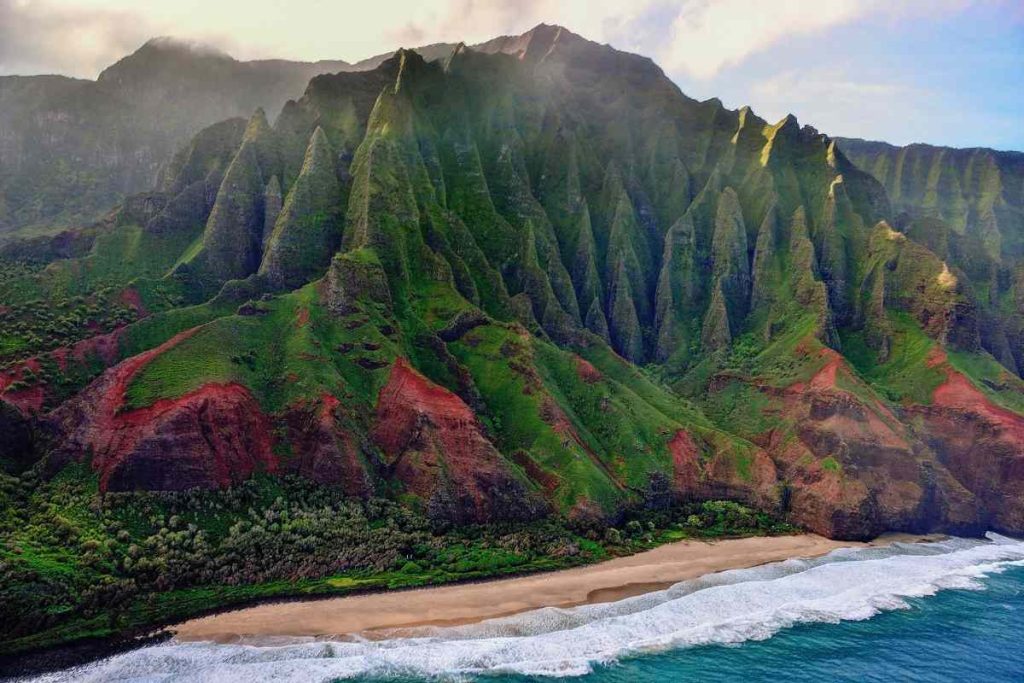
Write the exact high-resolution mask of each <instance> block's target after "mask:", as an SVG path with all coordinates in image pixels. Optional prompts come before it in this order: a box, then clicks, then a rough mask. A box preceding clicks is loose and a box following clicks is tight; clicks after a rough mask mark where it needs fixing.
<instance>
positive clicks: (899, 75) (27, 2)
mask: <svg viewBox="0 0 1024 683" xmlns="http://www.w3.org/2000/svg"><path fill="white" fill-rule="evenodd" d="M541 22H545V23H549V24H560V25H562V26H565V27H566V28H568V29H570V30H572V31H574V32H576V33H579V34H580V35H582V36H584V37H586V38H590V39H591V40H596V41H598V42H602V43H609V44H611V45H612V46H614V47H616V48H619V49H622V50H628V51H631V52H638V53H640V54H644V55H647V56H649V57H651V58H652V59H654V60H655V61H656V62H657V63H658V64H659V65H660V66H661V67H662V68H663V69H664V70H665V72H666V73H667V74H668V75H669V77H671V78H672V79H673V80H674V81H675V82H676V83H677V84H678V85H679V87H680V88H681V89H682V90H683V92H685V93H686V94H688V95H690V96H691V97H696V98H698V99H707V98H710V97H718V98H719V99H721V100H722V101H723V102H724V103H725V104H726V105H727V106H729V107H731V108H738V107H740V106H743V105H750V106H751V107H752V108H753V109H754V111H755V112H756V113H758V114H759V115H760V116H762V117H763V118H765V119H768V120H770V121H775V120H778V119H781V118H782V117H783V116H785V115H786V114H787V113H793V114H795V115H796V116H797V118H798V119H799V120H800V121H801V122H802V123H809V124H811V125H813V126H815V127H816V128H818V129H819V130H821V131H822V132H825V133H828V134H830V135H835V136H852V137H863V138H869V139H876V140H887V141H889V142H892V143H895V144H908V143H911V142H928V143H932V144H939V145H951V146H957V147H971V146H986V147H994V148H997V149H1015V150H1024V0H675V1H674V2H669V1H666V0H636V1H634V2H629V1H627V0H519V1H518V2H515V1H513V2H499V1H496V0H439V1H430V0H386V1H384V2H367V0H360V1H359V2H345V1H339V0H288V1H280V0H244V1H242V2H235V1H233V0H0V74H38V73H60V74H66V75H71V76H77V77H81V78H95V77H96V75H97V74H98V73H99V72H100V71H101V70H102V69H103V67H105V66H107V65H109V64H111V63H113V62H114V61H116V60H117V59H119V58H120V57H122V56H124V55H126V54H128V53H130V52H132V51H134V50H135V49H137V48H138V47H139V46H140V45H141V44H142V43H144V42H145V41H146V40H147V39H149V38H151V37H154V36H159V35H169V36H173V37H177V38H181V39H186V40H192V41H197V42H200V43H205V44H210V45H214V46H217V47H219V48H221V49H223V50H225V51H226V52H228V53H230V54H231V55H233V56H235V57H237V58H239V59H254V58H266V57H280V58H286V59H301V60H316V59H345V60H348V61H357V60H359V59H362V58H364V57H369V56H371V55H375V54H379V53H382V52H389V51H391V50H393V49H396V48H398V47H401V46H405V47H415V46H416V45H425V44H429V43H435V42H458V41H460V40H462V41H465V42H466V43H470V44H472V43H473V42H481V41H483V40H486V39H488V38H491V37H494V36H496V35H504V34H515V33H522V32H523V31H526V30H528V29H530V28H531V27H533V26H534V25H536V24H538V23H541Z"/></svg>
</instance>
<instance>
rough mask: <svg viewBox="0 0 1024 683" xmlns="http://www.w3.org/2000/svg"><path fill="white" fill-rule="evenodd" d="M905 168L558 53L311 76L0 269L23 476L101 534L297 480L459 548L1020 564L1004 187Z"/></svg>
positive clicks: (397, 63)
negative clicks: (486, 542)
mask: <svg viewBox="0 0 1024 683" xmlns="http://www.w3.org/2000/svg"><path fill="white" fill-rule="evenodd" d="M847 148H849V149H850V150H851V151H850V153H849V154H850V156H849V157H848V156H847ZM915 154H916V152H915V151H914V150H910V151H900V150H898V149H897V148H889V147H878V146H874V145H872V144H869V143H863V144H861V143H857V142H855V141H837V140H834V139H831V138H829V137H828V136H827V135H823V134H821V133H819V132H818V131H817V130H815V129H814V128H812V127H810V126H801V125H800V124H799V123H798V122H797V121H796V119H795V118H794V117H792V116H789V117H786V118H784V119H783V120H781V121H779V122H777V123H775V124H771V123H768V122H766V121H764V120H763V119H761V118H759V117H758V116H757V115H756V114H755V113H754V112H753V111H751V110H750V109H749V108H744V109H741V110H739V111H731V110H727V109H725V108H724V107H723V106H722V104H721V103H720V102H718V101H717V100H708V101H705V102H698V101H696V100H693V99H690V98H688V97H686V96H685V95H684V94H683V93H681V92H680V91H679V89H678V88H677V87H676V86H675V85H674V84H673V83H672V82H671V81H670V80H669V79H668V78H667V77H665V75H664V73H663V72H662V71H661V70H660V69H659V68H658V67H657V66H656V65H655V64H654V63H653V62H651V61H650V60H649V59H646V58H644V57H640V56H637V55H632V54H629V53H625V52H620V51H617V50H614V49H612V48H610V47H608V46H601V45H598V44H596V43H593V42H590V41H588V40H586V39H584V38H581V37H579V36H577V35H575V34H572V33H571V32H569V31H567V30H566V29H563V28H561V27H557V26H546V25H541V26H538V27H536V28H535V29H533V30H532V31H530V32H528V33H526V34H524V35H522V36H516V37H504V38H499V39H495V40H494V41H491V42H489V43H484V44H483V45H482V46H481V47H480V48H479V49H477V48H467V47H466V46H464V45H458V46H455V47H454V48H453V49H452V50H451V52H450V54H449V55H448V56H447V58H445V59H437V60H434V61H427V60H426V59H424V58H423V57H422V56H421V55H419V54H418V53H417V52H415V51H412V50H399V51H398V52H397V53H395V54H394V55H393V56H391V57H390V58H389V59H387V60H384V61H383V62H381V63H380V64H379V65H378V66H376V67H375V68H373V69H371V70H366V71H359V72H339V73H334V74H325V75H318V76H316V77H314V78H312V79H311V80H310V81H309V84H308V86H307V88H306V91H305V93H304V94H303V96H302V97H301V98H300V99H298V100H295V101H290V102H288V103H286V104H285V105H284V106H283V108H282V109H281V112H280V115H279V116H277V118H276V119H275V120H274V123H273V125H271V124H270V122H269V120H268V118H267V116H266V114H265V113H264V111H263V110H262V109H258V110H256V111H255V113H253V114H252V116H251V117H250V118H249V120H248V121H247V122H246V121H243V120H239V119H229V120H227V121H223V122H221V123H217V124H214V125H213V126H211V127H209V128H207V129H205V130H203V131H202V132H200V133H199V134H198V135H197V136H196V137H195V138H194V139H193V140H192V141H191V142H190V143H189V144H187V145H185V146H184V147H183V148H182V149H181V150H180V151H179V153H178V154H177V155H176V156H175V157H174V159H173V161H172V162H171V163H170V164H169V165H168V166H167V167H166V169H165V171H164V172H163V174H162V177H161V180H160V183H159V185H158V186H157V188H156V189H155V190H154V191H152V192H149V193H144V194H142V195H135V196H133V197H131V198H129V199H128V200H127V201H126V202H125V203H123V204H122V205H121V206H120V207H119V208H118V210H117V211H115V212H114V213H112V214H111V216H110V217H108V219H107V220H106V221H104V222H101V223H99V224H97V225H95V226H92V227H91V228H89V229H88V230H83V231H71V232H69V233H66V234H65V235H64V236H63V237H61V238H60V239H58V240H51V241H48V242H46V243H41V242H40V241H38V240H28V241H19V242H13V243H11V244H9V245H8V246H7V247H5V249H4V250H3V251H2V252H0V257H2V262H3V265H4V269H3V273H2V278H0V305H2V306H3V309H2V312H0V314H2V315H3V316H5V317H4V321H5V326H7V327H6V328H5V329H7V330H9V331H8V332H6V333H5V336H4V337H3V339H2V340H0V344H2V346H0V351H2V353H3V360H4V362H5V365H4V367H3V369H2V370H0V398H2V399H3V401H4V403H3V405H4V406H5V408H4V412H3V413H2V414H0V417H2V419H3V420H4V421H5V424H8V425H9V426H10V433H11V434H12V435H20V436H16V437H15V438H12V439H11V443H9V444H3V447H4V449H5V451H4V452H3V453H0V455H2V456H3V457H2V461H3V462H4V463H5V467H6V469H7V471H8V472H10V473H13V474H21V475H22V476H26V477H40V478H42V479H44V480H48V479H49V478H51V477H54V476H57V477H60V476H69V475H66V474H61V473H67V472H76V473H78V474H75V475H74V476H75V477H78V478H80V480H83V481H86V480H87V481H90V482H92V484H91V485H93V486H95V487H96V491H97V498H98V499H106V498H107V497H112V498H111V499H115V500H116V499H117V496H119V495H122V494H124V493H125V492H137V491H153V492H166V491H173V490H181V489H211V490H220V489H229V490H235V489H237V488H238V487H240V486H244V485H245V484H244V482H246V481H257V480H260V477H264V476H270V477H271V478H280V477H285V478H287V477H289V476H291V475H294V476H297V477H300V478H301V479H303V480H306V481H311V482H313V483H314V484H316V485H318V486H321V487H326V488H327V489H329V490H331V491H341V492H343V493H344V494H345V495H346V496H352V497H359V498H364V499H369V498H389V499H392V500H393V501H396V502H398V503H400V504H401V505H403V506H406V507H408V508H411V509H413V510H416V511H418V513H419V514H422V515H424V516H425V517H426V518H428V519H430V520H431V521H432V522H433V523H435V524H438V525H440V526H442V527H443V528H451V527H455V528H459V527H462V526H465V525H467V524H481V523H494V522H500V523H512V522H522V521H524V520H536V519H538V518H545V517H555V518H568V519H571V520H575V521H576V522H579V523H586V524H594V525H598V526H600V525H607V524H610V523H614V522H615V520H617V519H621V517H622V515H623V514H626V513H627V512H628V511H630V510H636V509H639V508H651V509H660V508H664V507H665V506H670V505H672V504H678V503H693V502H694V501H709V500H717V499H731V500H735V501H740V502H742V503H744V504H746V505H749V506H752V507H753V508H756V509H757V510H760V511H762V512H764V513H769V514H771V515H774V516H776V517H779V518H783V519H785V520H786V521H788V522H789V523H792V524H794V525H798V526H801V527H803V528H807V529H810V530H813V531H816V532H818V533H822V534H825V535H828V536H831V537H837V538H867V537H871V536H873V535H876V534H878V533H880V532H882V531H886V530H902V531H913V532H925V531H945V532H954V533H979V532H981V531H984V530H986V529H996V530H1001V531H1004V532H1009V533H1021V532H1022V531H1024V475H1022V473H1024V467H1022V466H1021V463H1024V380H1022V379H1021V376H1020V373H1019V371H1020V369H1021V367H1022V364H1021V363H1020V362H1019V361H1018V360H1017V359H1018V358H1019V353H1017V352H1018V351H1019V350H1020V345H1019V342H1018V341H1016V340H1019V336H1014V335H1019V334H1020V329H1021V327H1020V321H1021V316H1022V312H1024V298H1022V297H1024V280H1021V274H1022V273H1024V265H1022V264H1024V260H1022V255H1021V253H1019V251H1017V247H1016V246H1015V245H1016V244H1017V241H1018V240H1019V238H1020V236H1021V235H1022V229H1021V226H1020V225H1019V224H1018V223H1016V222H1014V221H1015V217H1017V216H1018V214H1017V213H1015V212H1016V211H1017V209H1016V208H1015V207H1017V206H1019V205H1018V204H1016V203H1015V202H1016V201H1017V199H1018V196H1017V195H1016V194H1014V192H1016V189H1015V187H1016V186H1014V185H1013V182H1012V179H1013V178H1015V177H1016V176H1014V175H1013V173H1014V172H1015V170H1014V169H1015V168H1016V167H1015V166H1013V164H1012V163H1010V164H1009V165H1007V166H1006V167H1005V168H1004V167H1002V166H999V164H998V163H997V164H996V167H998V168H999V181H998V183H999V187H1001V188H1002V189H1001V190H1000V193H997V194H995V195H993V191H994V190H993V189H992V188H993V187H995V185H994V184H993V183H995V182H996V181H987V182H975V181H976V180H977V172H976V171H970V172H968V171H969V170H970V169H972V168H974V169H976V168H977V167H978V166H979V164H982V163H984V164H985V165H986V167H988V163H989V162H987V161H983V160H978V159H975V160H974V161H972V160H971V158H972V155H976V154H981V153H979V152H974V151H969V150H968V151H963V152H953V151H950V152H949V153H947V154H944V155H940V157H941V159H945V158H947V157H949V158H953V159H954V161H953V162H952V166H951V167H950V168H949V169H947V168H946V167H945V166H943V165H942V163H941V159H940V161H938V162H937V161H935V160H934V159H931V160H930V161H929V163H931V164H932V165H931V166H929V165H928V163H925V162H924V161H909V160H910V159H912V158H913V157H914V155H915ZM893 155H895V156H896V157H897V158H899V159H903V161H901V162H900V164H901V165H902V167H904V168H906V167H907V165H908V164H910V165H911V166H913V167H914V168H918V169H920V168H927V169H929V170H928V171H927V174H926V175H927V178H932V179H934V178H939V179H942V180H941V182H942V183H945V185H943V187H946V186H947V185H949V184H958V185H959V187H960V188H961V193H960V194H959V195H957V196H958V197H960V198H959V199H956V197H954V198H953V199H949V195H947V194H946V193H945V192H944V191H943V192H939V191H938V190H934V183H933V182H932V181H931V180H927V179H925V180H922V181H920V182H918V180H919V179H920V177H921V176H914V178H913V182H911V178H910V177H909V176H907V175H906V174H905V173H904V175H902V176H899V178H900V179H899V180H893V178H892V177H890V176H888V175H886V173H885V172H884V170H885V169H887V168H890V167H891V166H894V164H895V162H893V161H892V157H893ZM961 156H963V157H964V158H965V159H966V161H965V160H964V159H961ZM1000 163H1001V162H1000ZM936 164H937V166H936ZM936 168H937V169H938V170H935V169H936ZM986 173H988V171H986ZM985 177H986V178H988V177H989V176H987V175H986V176H985ZM935 182H938V181H935ZM929 187H932V188H933V189H932V190H929V189H928V188H929ZM895 188H898V189H899V192H896V191H895ZM1018 189H1019V188H1018ZM929 193H931V194H929ZM963 207H969V208H966V209H965V208H963ZM971 207H973V208H971ZM956 211H959V212H960V213H956ZM964 211H966V213H963V212H964ZM951 212H952V213H951ZM957 216H959V217H961V218H963V219H964V220H962V221H961V222H956V220H959V219H956V217H957ZM964 217H965V218H964ZM995 234H998V235H999V240H998V243H997V242H994V241H992V239H991V237H992V235H995ZM986 235H987V236H988V237H985V236H986ZM986 239H987V240H988V241H987V242H986ZM975 244H978V245H980V247H981V249H980V251H978V250H975V248H974V246H972V245H975ZM986 245H987V246H986ZM996 247H998V249H996ZM979 254H981V255H980V256H979ZM977 259H981V260H977ZM1015 345H1016V346H1015ZM1015 349H1016V351H1015ZM8 404H10V406H13V407H15V408H16V409H14V408H9V407H7V405H8ZM82 472H86V473H88V474H86V475H83V474H82ZM83 476H84V477H85V479H81V478H82V477H83ZM157 495H163V494H157ZM225 495H227V494H225Z"/></svg>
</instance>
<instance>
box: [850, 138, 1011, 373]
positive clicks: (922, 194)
mask: <svg viewBox="0 0 1024 683" xmlns="http://www.w3.org/2000/svg"><path fill="white" fill-rule="evenodd" d="M840 144H841V145H842V146H843V149H845V150H847V152H848V153H849V154H850V157H851V158H852V159H853V160H854V161H855V162H856V163H857V165H858V166H860V167H861V168H863V169H865V170H866V171H868V172H870V173H871V174H873V175H874V176H875V177H876V178H878V180H879V181H880V182H882V183H883V184H884V185H885V188H886V191H887V192H888V194H889V196H890V197H891V199H892V202H893V208H894V212H895V213H896V216H895V221H896V224H897V226H898V227H899V229H900V230H902V231H903V232H905V233H907V235H908V236H909V237H911V238H912V239H914V240H915V241H917V242H920V243H921V244H923V245H924V246H927V247H928V248H929V249H930V250H932V251H933V252H934V253H935V254H937V255H938V256H940V257H941V258H943V259H946V260H947V261H948V262H949V263H950V264H951V265H952V266H954V267H956V268H959V269H960V270H961V271H963V272H964V273H966V274H967V275H968V277H969V278H970V280H971V283H972V286H973V287H974V289H975V290H976V296H977V299H978V302H979V304H980V306H981V309H982V310H981V315H982V316H983V318H984V322H983V325H982V326H981V329H980V332H981V339H980V342H981V344H982V345H983V346H984V348H985V350H986V351H988V352H989V353H991V354H992V355H993V356H995V358H996V359H997V360H999V362H1000V363H1002V364H1003V365H1004V366H1005V367H1007V368H1008V369H1010V370H1011V371H1014V372H1017V373H1018V374H1020V371H1021V370H1024V319H1022V317H1021V311H1022V309H1021V305H1020V302H1021V297H1020V292H1021V291H1022V290H1024V279H1022V278H1024V274H1022V271H1021V262H1022V260H1024V154H1022V153H1020V152H997V151H995V150H991V149H950V148H947V147H933V146H931V145H910V146H909V147H894V146H892V145H887V144H885V143H882V142H867V141H864V140H843V141H842V142H841V143H840Z"/></svg>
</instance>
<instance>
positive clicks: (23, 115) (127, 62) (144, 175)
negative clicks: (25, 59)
mask: <svg viewBox="0 0 1024 683" xmlns="http://www.w3.org/2000/svg"><path fill="white" fill-rule="evenodd" d="M346 68H349V65H348V64H347V63H345V62H343V61H322V62H315V63H308V62H288V61H284V60H261V61H252V62H241V61H237V60H235V59H233V58H231V57H229V56H228V55H226V54H224V53H221V52H217V51H215V50H212V49H210V48H205V47H199V46H194V45H190V44H188V43H183V42H179V41H175V40H172V39H168V38H157V39H154V40H151V41H149V42H147V43H146V44H145V45H143V46H142V47H140V48H139V49H138V50H137V51H136V52H134V53H133V54H131V55H129V56H127V57H125V58H124V59H122V60H120V61H119V62H117V63H116V64H114V65H112V66H110V67H109V68H107V69H105V70H104V71H103V72H102V73H101V74H100V75H99V77H98V78H97V79H96V80H95V81H89V80H81V79H74V78H66V77H63V76H0V130H3V131H4V134H3V135H2V136H0V239H2V238H3V234H4V233H9V232H11V231H15V230H19V229H20V230H27V231H46V232H55V230H54V228H55V227H57V228H59V227H61V226H64V227H67V226H76V225H85V224H88V223H91V222H92V221H94V220H96V219H98V218H99V217H100V216H102V215H103V214H104V213H106V212H107V211H108V210H110V209H111V208H112V207H113V206H114V205H115V204H116V203H117V202H118V201H120V200H121V199H122V198H123V197H124V196H126V195H128V194H133V193H136V192H140V191H143V190H146V189H148V188H150V187H152V186H153V183H154V182H155V181H156V177H157V173H158V171H159V169H160V168H161V167H162V166H164V165H165V164H166V163H167V161H168V160H169V158H170V157H171V155H172V154H173V152H174V151H175V150H176V149H177V148H178V147H179V146H180V145H181V144H182V143H184V142H186V141H187V140H188V139H189V138H190V137H192V136H193V135H194V134H195V133H196V132H198V131H199V130H200V129H201V128H203V127H205V126H207V125H209V124H211V123H214V122H216V121H220V120H222V119H225V118H228V117H232V116H248V115H249V114H250V113H251V112H252V111H253V109H255V108H256V107H265V108H267V109H269V110H271V111H277V110H279V109H280V108H281V106H282V105H283V104H284V103H285V101H286V100H288V99H290V98H293V97H297V96H299V95H300V94H301V93H302V89H303V88H304V87H305V84H306V82H307V81H309V79H310V78H311V77H313V76H315V75H316V74H319V73H327V72H333V71H339V70H342V69H346Z"/></svg>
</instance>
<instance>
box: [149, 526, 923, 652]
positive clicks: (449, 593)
mask: <svg viewBox="0 0 1024 683" xmlns="http://www.w3.org/2000/svg"><path fill="white" fill-rule="evenodd" d="M897 540H902V541H906V540H919V537H917V536H913V537H909V536H902V535H900V536H897V535H891V536H885V537H882V538H880V539H877V540H876V541H873V542H872V544H884V543H889V542H893V541H897ZM865 545H868V544H866V543H855V542H849V541H832V540H829V539H827V538H824V537H822V536H817V535H814V534H801V535H794V536H776V537H755V538H741V539H730V540H722V541H714V542H704V541H680V542H678V543H670V544H667V545H664V546H661V547H659V548H656V549H654V550H649V551H647V552H643V553H638V554H636V555H632V556H630V557H622V558H616V559H613V560H609V561H607V562H602V563H600V564H595V565H591V566H588V567H578V568H575V569H567V570H564V571H557V572H550V573H545V574H535V575H531V576H522V577H518V578H511V579H501V580H495V581H486V582H480V583H470V584H462V585H452V586H441V587H437V588H423V589H419V590H411V591H396V592H385V593H373V594H368V595H357V596H351V597H341V598H324V599H321V600H311V601H305V602H284V603H275V604H266V605H259V606H256V607H249V608H245V609H240V610H234V611H230V612H223V613H220V614H214V615H211V616H208V617H203V618H200V619H192V620H189V621H185V622H183V623H181V624H177V625H175V626H172V627H170V629H169V630H171V631H172V632H174V633H175V637H176V639H177V640H179V641H190V640H191V641H194V640H212V641H216V642H222V643H230V642H259V641H260V640H263V639H267V638H270V637H273V636H311V637H317V636H344V635H348V634H360V635H362V636H364V637H385V636H387V635H393V634H394V633H393V630H394V629H407V628H413V627H417V626H428V625H454V624H464V623H472V622H476V621H482V620H485V619H492V618H496V617H502V616H508V615H511V614H516V613H518V612H523V611H527V610H532V609H538V608H541V607H571V606H574V605H581V604H586V603H594V602H610V601H613V600H620V599H623V598H625V597H629V596H632V595H638V594H641V593H646V592H649V591H654V590H661V589H664V588H667V587H668V586H670V585H672V584H674V583H677V582H679V581H684V580H686V579H693V578H696V577H698V576H702V575H704V574H709V573H712V572H717V571H723V570H726V569H739V568H746V567H752V566H755V565H759V564H764V563H766V562H778V561H781V560H785V559H789V558H792V557H814V556H818V555H823V554H825V553H828V552H830V551H832V550H835V549H836V548H842V547H863V546H865Z"/></svg>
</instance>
